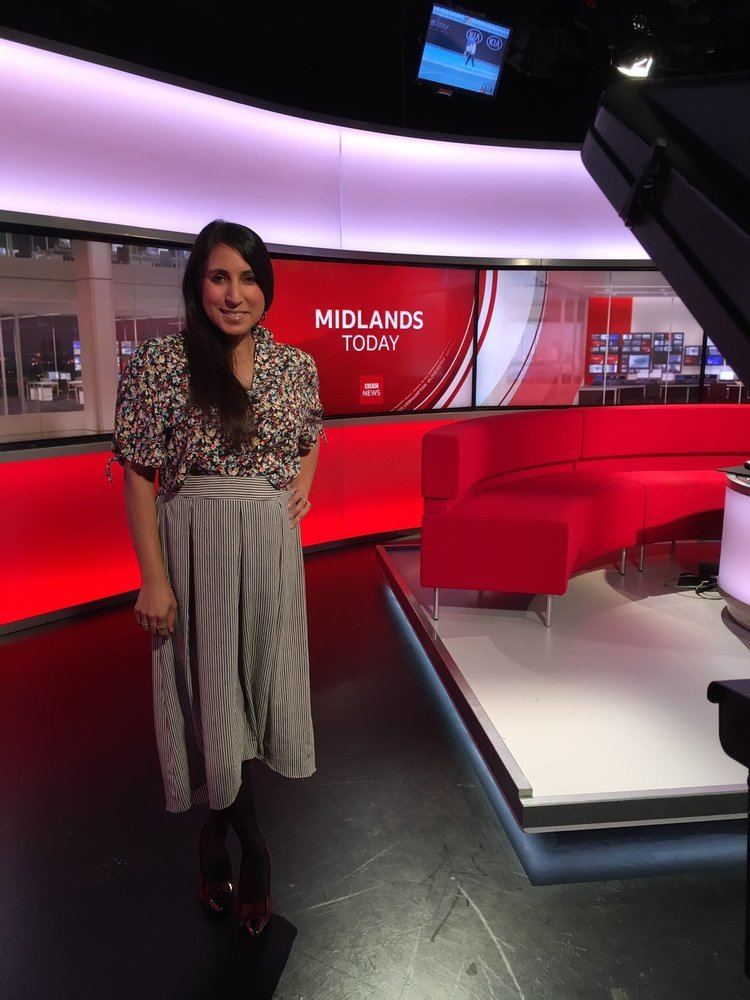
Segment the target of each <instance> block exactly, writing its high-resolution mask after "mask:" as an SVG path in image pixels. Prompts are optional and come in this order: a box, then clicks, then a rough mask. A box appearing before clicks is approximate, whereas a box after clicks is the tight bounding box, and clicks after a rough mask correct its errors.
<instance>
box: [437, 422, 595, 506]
mask: <svg viewBox="0 0 750 1000" xmlns="http://www.w3.org/2000/svg"><path fill="white" fill-rule="evenodd" d="M582 433H583V416H582V413H581V411H580V410H579V409H577V408H571V409H566V410H520V411H517V412H513V411H505V412H503V413H492V414H490V415H489V416H487V417H476V418H473V419H471V420H462V421H460V422H459V423H455V424H451V425H449V426H446V427H438V428H436V429H435V430H434V431H428V433H427V434H425V436H424V437H423V438H422V496H423V497H431V498H435V499H446V500H447V499H453V498H455V497H459V496H461V495H462V494H463V493H465V492H466V490H468V489H469V488H470V487H471V486H473V485H474V484H475V483H478V482H481V481H482V480H483V479H489V478H491V477H492V476H497V475H502V474H504V473H509V472H516V471H519V470H521V469H533V468H537V467H538V466H544V465H556V464H559V463H563V462H575V461H576V460H577V459H578V458H579V457H580V454H581V438H582Z"/></svg>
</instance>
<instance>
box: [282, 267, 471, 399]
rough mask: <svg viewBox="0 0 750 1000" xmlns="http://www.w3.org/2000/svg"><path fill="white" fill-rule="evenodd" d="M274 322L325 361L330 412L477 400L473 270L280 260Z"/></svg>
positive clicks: (321, 364) (321, 368)
mask: <svg viewBox="0 0 750 1000" xmlns="http://www.w3.org/2000/svg"><path fill="white" fill-rule="evenodd" d="M274 274H275V285H276V293H275V298H274V303H273V307H272V309H271V311H270V312H269V315H268V319H267V324H268V326H269V328H270V329H271V330H272V331H273V333H274V335H275V336H276V337H277V339H279V340H283V341H285V342H287V343H293V344H295V345H297V346H299V347H301V348H302V349H303V350H305V351H308V352H309V353H310V354H311V355H312V356H313V357H314V358H315V361H316V363H317V365H318V372H319V374H320V383H321V398H322V400H323V405H324V407H325V412H326V415H327V416H340V415H349V414H357V413H398V412H410V411H415V410H440V409H447V408H451V407H468V406H471V405H472V362H473V356H474V326H475V323H474V314H475V305H476V304H475V294H474V282H475V276H474V271H473V270H472V269H451V268H440V267H407V266H403V265H388V264H354V263H341V262H319V261H299V260H275V261H274Z"/></svg>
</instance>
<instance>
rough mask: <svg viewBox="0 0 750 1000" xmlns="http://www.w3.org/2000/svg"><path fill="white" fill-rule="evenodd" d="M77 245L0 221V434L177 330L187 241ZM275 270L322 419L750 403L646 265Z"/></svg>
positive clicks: (293, 264) (332, 265)
mask: <svg viewBox="0 0 750 1000" xmlns="http://www.w3.org/2000/svg"><path fill="white" fill-rule="evenodd" d="M89 244H90V241H86V240H77V239H75V238H74V237H70V238H63V237H61V236H53V235H49V236H44V235H39V234H32V233H0V355H1V357H2V362H3V363H2V365H0V439H2V438H3V436H4V435H6V434H7V435H8V436H11V435H13V434H16V435H18V434H25V435H27V436H28V435H32V436H33V434H34V433H36V432H38V433H40V434H41V433H45V432H47V431H50V430H53V431H55V432H56V433H60V434H66V433H74V432H77V431H79V430H80V429H83V428H84V427H85V428H88V426H89V424H88V423H87V422H86V421H87V419H88V418H85V417H84V413H83V411H84V410H85V409H86V407H90V406H91V405H92V401H91V390H92V388H93V383H92V381H91V377H90V372H89V374H88V375H87V366H88V360H89V359H90V358H91V357H94V356H95V355H96V354H98V353H99V352H101V351H104V352H106V350H107V349H108V348H107V342H106V341H107V338H110V337H112V336H113V335H114V337H115V339H116V341H117V351H116V353H117V370H116V371H114V372H113V373H112V386H110V387H109V389H108V391H109V392H110V395H111V390H112V389H113V388H114V384H115V382H116V379H117V375H118V372H122V370H123V369H124V367H125V365H126V364H127V363H128V361H129V358H130V355H131V354H132V352H133V350H135V348H136V346H137V345H138V344H139V343H141V342H142V341H144V340H147V339H151V338H153V337H162V336H167V335H169V334H173V333H176V332H178V331H179V330H181V329H183V328H184V323H185V318H184V306H183V302H182V295H181V283H182V275H183V273H184V268H185V263H186V261H187V257H188V253H189V249H188V248H187V247H182V246H171V247H164V246H151V245H146V244H145V243H143V242H141V243H136V244H133V243H114V242H104V241H101V242H99V243H98V244H97V245H96V246H91V245H89ZM92 268H95V270H92ZM274 271H275V275H276V282H275V284H276V294H275V298H274V302H273V305H272V307H271V309H270V311H269V313H268V316H267V318H266V320H265V323H266V325H267V326H268V327H269V328H270V329H271V330H272V332H273V335H274V337H275V338H276V339H277V340H279V341H281V342H286V343H291V344H295V345H298V346H299V347H301V348H302V349H304V350H305V351H308V352H309V353H310V354H311V355H312V356H313V358H314V359H315V361H316V363H317V367H318V371H319V374H320V387H321V400H322V403H323V407H324V412H325V415H326V416H327V417H356V416H370V415H382V414H398V413H404V414H406V413H418V412H424V411H440V410H449V409H466V408H472V407H479V408H492V409H496V408H500V407H542V406H571V405H573V406H575V405H597V404H606V405H619V404H624V403H639V402H644V403H653V402H665V403H670V402H675V403H676V402H738V403H740V402H743V403H744V402H747V401H748V394H747V391H746V388H745V387H744V386H743V385H742V384H741V383H740V382H739V380H738V379H737V377H736V375H735V373H734V372H733V371H732V369H731V366H730V364H729V362H728V360H727V359H726V358H724V357H722V356H721V354H720V352H719V351H718V350H717V349H716V348H715V347H714V345H713V344H712V342H711V338H710V331H704V330H702V329H701V328H700V326H699V325H698V324H697V323H696V321H695V319H694V318H693V317H692V316H691V315H690V313H689V312H688V310H687V308H686V307H685V305H684V304H683V303H682V302H681V301H680V299H679V298H678V297H677V296H676V295H675V294H674V291H673V289H672V288H671V287H670V286H669V284H668V283H667V281H666V280H665V279H664V277H663V276H662V275H661V274H660V273H659V272H658V271H655V270H653V269H648V268H633V269H630V270H608V269H606V268H598V269H585V268H560V269H554V268H547V269H542V268H534V267H525V268H521V267H518V268H475V267H463V266H456V267H447V266H427V265H412V264H391V263H370V262H366V261H362V262H359V261H335V260H319V259H310V258H304V259H301V258H292V257H290V256H280V255H279V256H275V257H274ZM92 278H96V279H97V281H96V287H97V288H98V289H99V291H101V290H102V289H104V288H105V286H107V285H108V286H109V287H108V289H107V290H106V295H105V296H104V298H103V299H102V302H103V303H105V302H106V304H107V307H108V308H109V307H111V309H112V313H113V315H112V322H111V324H108V323H107V322H105V321H104V320H103V318H102V317H103V313H101V312H100V313H97V322H96V324H95V327H94V328H92V326H91V319H90V316H88V314H87V313H86V312H85V311H84V312H83V313H81V314H80V315H79V309H80V307H81V303H82V302H85V300H86V289H87V288H88V284H89V283H90V281H89V279H92ZM87 338H88V339H87ZM96 377H100V375H99V373H98V371H97V376H96ZM84 381H87V384H88V391H87V392H84ZM71 411H80V419H79V420H78V422H77V423H76V419H77V418H75V417H73V416H71V415H70V413H71Z"/></svg>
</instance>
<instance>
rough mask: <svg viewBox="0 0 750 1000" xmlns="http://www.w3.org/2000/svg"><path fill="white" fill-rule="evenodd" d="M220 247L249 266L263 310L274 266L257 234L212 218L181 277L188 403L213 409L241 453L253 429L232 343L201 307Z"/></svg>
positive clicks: (250, 408) (231, 443)
mask: <svg viewBox="0 0 750 1000" xmlns="http://www.w3.org/2000/svg"><path fill="white" fill-rule="evenodd" d="M219 244H223V245H225V246H228V247H231V248H232V249H233V250H236V251H237V253H238V254H239V255H240V256H241V257H242V258H243V259H244V260H246V261H247V263H248V264H249V265H250V266H251V267H252V269H253V274H254V275H255V280H256V281H257V283H258V285H259V286H260V290H261V291H262V292H263V297H264V299H265V309H266V310H268V309H269V308H270V306H271V303H272V302H273V267H272V265H271V258H270V257H269V255H268V248H267V247H266V245H265V243H264V242H263V240H262V239H261V238H260V236H258V234H257V233H255V232H253V230H252V229H248V228H247V226H242V225H240V224H239V223H237V222H227V221H225V220H224V219H214V220H213V222H209V224H208V225H207V226H204V228H203V229H201V231H200V233H198V236H197V237H196V240H195V243H194V244H193V247H192V249H191V251H190V257H189V258H188V262H187V265H186V267H185V273H184V275H183V278H182V295H183V298H184V300H185V321H186V328H185V353H186V356H187V362H188V368H189V370H190V400H189V402H190V404H191V405H192V406H193V407H195V408H197V409H199V410H202V411H203V412H204V413H211V411H212V409H214V408H215V410H216V411H217V414H218V418H219V425H220V428H221V431H222V433H223V434H224V436H225V437H226V439H227V442H228V444H229V446H230V447H231V448H233V449H239V448H240V447H241V445H242V444H243V443H244V442H245V441H246V440H247V438H248V437H249V435H250V434H252V433H253V431H254V429H255V418H254V414H253V406H252V402H251V399H250V396H249V394H248V392H247V390H246V389H245V388H244V387H243V386H242V384H241V383H240V381H239V379H237V378H236V377H235V375H234V372H233V370H232V364H231V362H232V358H231V351H232V340H231V338H230V337H228V336H227V335H226V334H224V333H223V332H222V331H221V330H220V329H219V328H218V327H217V326H216V325H215V324H214V323H212V322H211V320H210V319H209V318H208V316H206V311H205V309H204V308H203V293H202V284H203V274H204V271H205V269H206V263H207V261H208V257H209V254H210V253H211V251H212V250H213V249H214V247H216V246H219Z"/></svg>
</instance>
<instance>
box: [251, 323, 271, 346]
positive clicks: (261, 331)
mask: <svg viewBox="0 0 750 1000" xmlns="http://www.w3.org/2000/svg"><path fill="white" fill-rule="evenodd" d="M253 337H254V338H255V343H256V344H266V343H269V342H270V341H272V340H273V334H272V333H271V331H270V330H269V329H268V327H267V326H261V325H260V323H258V324H257V326H256V327H255V330H254V331H253Z"/></svg>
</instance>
